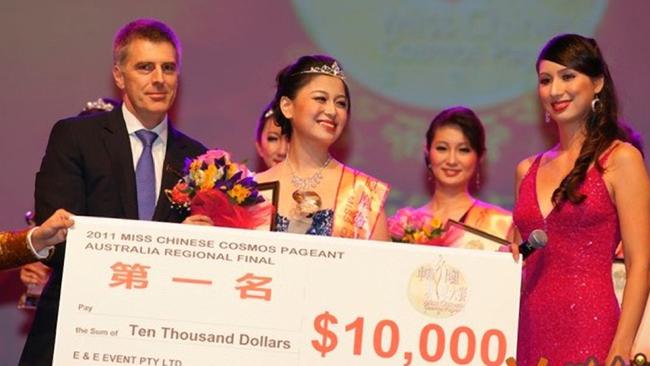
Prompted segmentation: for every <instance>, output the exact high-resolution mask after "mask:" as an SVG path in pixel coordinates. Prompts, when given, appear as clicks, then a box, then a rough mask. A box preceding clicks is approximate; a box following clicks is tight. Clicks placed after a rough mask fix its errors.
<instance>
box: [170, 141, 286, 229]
mask: <svg viewBox="0 0 650 366" xmlns="http://www.w3.org/2000/svg"><path fill="white" fill-rule="evenodd" d="M185 172H186V175H185V176H184V177H183V178H181V179H180V180H179V181H178V183H176V185H175V186H174V187H173V188H172V189H167V190H165V194H166V195H167V198H169V201H170V202H171V204H172V207H173V208H175V209H178V210H183V211H188V212H189V213H191V214H192V215H205V216H208V217H209V218H210V219H211V220H212V221H213V222H214V224H215V225H216V226H225V227H234V228H242V229H255V228H257V227H259V226H261V225H262V224H264V223H265V222H268V220H269V217H270V215H271V214H272V213H273V205H271V203H270V202H268V201H265V200H264V197H262V196H261V195H259V194H258V191H257V182H255V179H254V175H253V173H251V172H250V171H249V170H248V168H247V167H246V165H244V164H238V163H234V162H232V161H231V159H230V154H229V153H227V152H226V151H223V150H208V151H207V152H206V153H205V154H203V155H200V156H198V157H196V158H195V159H193V160H191V159H186V160H185Z"/></svg>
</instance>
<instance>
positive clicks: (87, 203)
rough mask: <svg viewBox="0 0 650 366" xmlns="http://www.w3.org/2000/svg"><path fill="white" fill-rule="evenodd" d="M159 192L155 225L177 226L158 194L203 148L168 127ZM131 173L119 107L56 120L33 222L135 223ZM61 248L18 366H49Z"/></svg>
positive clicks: (52, 262)
mask: <svg viewBox="0 0 650 366" xmlns="http://www.w3.org/2000/svg"><path fill="white" fill-rule="evenodd" d="M168 131H169V132H168V139H167V151H166V153H165V162H164V164H163V175H162V184H161V192H160V196H159V197H158V203H157V206H156V210H155V212H154V217H153V219H154V220H155V221H167V222H181V221H182V220H183V217H181V215H180V214H179V213H178V212H176V211H175V210H172V209H171V207H170V204H169V202H168V200H167V197H166V196H165V194H164V193H163V190H164V189H166V188H171V187H172V186H173V185H174V184H175V183H176V182H177V181H178V179H179V178H180V177H179V175H178V174H179V173H180V172H182V170H183V165H184V160H185V158H193V157H195V156H197V155H200V154H202V153H203V152H205V147H204V146H203V145H202V144H200V143H199V142H197V141H194V140H192V139H191V138H189V137H187V136H185V135H183V134H182V133H180V132H179V131H177V130H175V129H174V128H172V127H171V125H169V130H168ZM136 192H137V190H136V183H135V172H134V168H133V157H132V155H131V144H130V142H129V136H128V134H127V131H126V123H125V122H124V117H123V115H122V109H121V108H115V109H114V110H113V111H112V112H108V113H102V114H98V115H92V116H88V117H75V118H69V119H65V120H61V121H59V122H57V123H56V124H55V125H54V127H53V128H52V132H51V134H50V139H49V141H48V144H47V150H46V151H45V156H44V157H43V161H42V163H41V169H40V171H39V172H38V173H37V174H36V189H35V193H34V195H35V204H36V207H35V208H36V222H37V223H39V224H40V223H42V222H43V221H44V220H45V219H47V218H48V217H49V216H50V215H51V214H52V213H54V211H56V210H57V209H58V208H65V209H67V210H68V211H70V212H72V213H74V214H77V215H86V216H98V217H113V218H123V219H136V220H137V219H138V204H137V202H138V201H137V197H136ZM64 254H65V244H63V245H59V246H57V248H56V250H55V254H54V256H53V257H52V259H51V260H50V261H49V263H47V264H48V265H50V266H51V267H53V271H52V276H51V278H50V281H49V283H48V285H47V286H46V288H45V290H44V292H43V295H42V296H41V299H40V300H39V305H38V309H37V310H36V316H35V318H34V323H33V325H32V328H31V330H30V333H29V336H28V338H27V341H26V343H25V348H24V349H23V353H22V355H21V358H20V363H19V364H20V365H29V366H39V365H40V366H49V365H51V364H52V356H53V352H54V337H55V334H56V319H57V315H58V306H59V295H60V290H61V273H62V269H63V257H64Z"/></svg>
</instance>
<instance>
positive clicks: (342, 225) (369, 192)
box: [332, 166, 390, 239]
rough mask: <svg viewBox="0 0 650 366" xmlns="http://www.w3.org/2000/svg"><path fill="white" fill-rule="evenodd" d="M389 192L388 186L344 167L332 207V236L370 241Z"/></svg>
mask: <svg viewBox="0 0 650 366" xmlns="http://www.w3.org/2000/svg"><path fill="white" fill-rule="evenodd" d="M389 190H390V188H389V186H388V184H386V183H384V182H381V181H378V180H376V179H374V178H372V177H370V176H368V175H365V174H363V173H361V172H360V171H358V170H355V169H352V168H349V167H347V166H343V174H342V176H341V181H340V182H339V188H338V194H337V196H336V206H335V207H334V225H333V228H332V236H336V237H341V238H353V239H369V238H370V236H371V235H372V232H373V230H374V229H375V224H376V223H377V218H378V217H379V214H380V213H381V212H382V210H383V208H384V203H385V202H386V197H387V196H388V192H389Z"/></svg>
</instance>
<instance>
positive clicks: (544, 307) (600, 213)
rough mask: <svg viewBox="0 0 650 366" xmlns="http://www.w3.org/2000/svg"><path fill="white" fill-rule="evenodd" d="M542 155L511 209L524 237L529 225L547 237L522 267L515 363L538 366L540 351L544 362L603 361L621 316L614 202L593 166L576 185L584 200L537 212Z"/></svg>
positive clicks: (534, 164) (529, 227) (529, 172)
mask: <svg viewBox="0 0 650 366" xmlns="http://www.w3.org/2000/svg"><path fill="white" fill-rule="evenodd" d="M610 151H611V150H610ZM606 154H608V153H606ZM541 157H542V155H541V154H540V155H539V156H538V157H537V158H536V159H535V161H534V163H533V164H532V165H531V167H530V169H529V170H528V172H527V173H526V176H525V177H524V178H523V180H522V182H521V185H520V188H519V198H518V200H517V203H516V204H515V209H514V222H515V224H516V226H517V228H518V229H519V232H520V233H521V236H522V238H527V237H528V235H529V234H530V232H531V231H533V230H535V229H543V230H544V231H546V234H547V235H548V242H547V244H546V247H544V248H542V249H539V250H537V251H536V252H534V253H533V254H532V255H530V256H529V257H528V258H527V260H526V264H525V266H524V271H523V278H522V293H521V307H520V313H519V338H518V345H517V365H524V366H530V365H537V364H538V361H539V359H540V358H541V357H545V358H546V359H548V361H549V365H565V364H566V363H581V364H582V363H584V362H585V361H586V360H587V359H588V358H589V357H596V358H597V360H598V361H599V362H600V363H602V362H604V360H605V358H606V357H607V353H608V352H609V347H610V346H611V342H612V340H613V338H614V333H615V331H616V326H617V323H618V318H619V315H620V309H619V306H618V302H617V301H616V296H615V294H614V287H613V283H612V272H611V271H612V260H613V256H614V251H615V249H616V245H617V244H618V242H619V241H620V231H619V226H618V214H617V212H616V207H615V206H614V203H613V202H612V200H611V198H610V196H609V193H608V191H607V187H606V185H605V181H604V180H603V177H602V174H601V173H600V172H599V171H598V169H596V168H595V167H591V168H590V169H589V170H588V172H587V175H586V178H585V181H584V183H583V184H582V186H581V187H580V192H581V193H583V194H586V195H587V198H586V199H585V200H584V201H583V202H582V203H580V204H573V203H571V202H568V201H566V202H564V203H562V204H560V205H556V206H555V207H554V208H553V210H552V211H551V212H550V213H549V214H548V215H547V217H543V214H542V212H541V210H540V208H539V204H538V197H537V186H536V185H537V183H536V179H537V170H538V168H539V164H540V160H541ZM605 158H606V156H603V157H602V159H601V164H603V163H604V159H605ZM600 363H599V364H600Z"/></svg>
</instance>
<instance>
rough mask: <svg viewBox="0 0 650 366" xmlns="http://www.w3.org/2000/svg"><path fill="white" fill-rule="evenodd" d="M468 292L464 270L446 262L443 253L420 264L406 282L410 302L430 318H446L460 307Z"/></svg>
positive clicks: (459, 309)
mask: <svg viewBox="0 0 650 366" xmlns="http://www.w3.org/2000/svg"><path fill="white" fill-rule="evenodd" d="M468 292H469V289H468V286H467V283H466V282H465V277H464V276H463V272H461V271H460V270H459V269H458V268H456V267H454V266H451V265H450V264H448V263H447V262H446V261H445V260H444V259H443V258H442V256H438V258H437V259H435V260H434V261H433V262H431V263H427V264H423V265H421V266H419V267H418V268H417V269H416V270H415V271H413V274H411V278H410V279H409V284H408V298H409V301H410V302H411V305H412V306H413V307H414V308H415V309H416V310H417V311H419V312H420V313H422V314H424V315H427V316H430V317H433V318H448V317H450V316H453V315H455V314H456V313H458V312H460V311H461V310H463V308H464V307H465V303H466V302H467V296H468Z"/></svg>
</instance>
